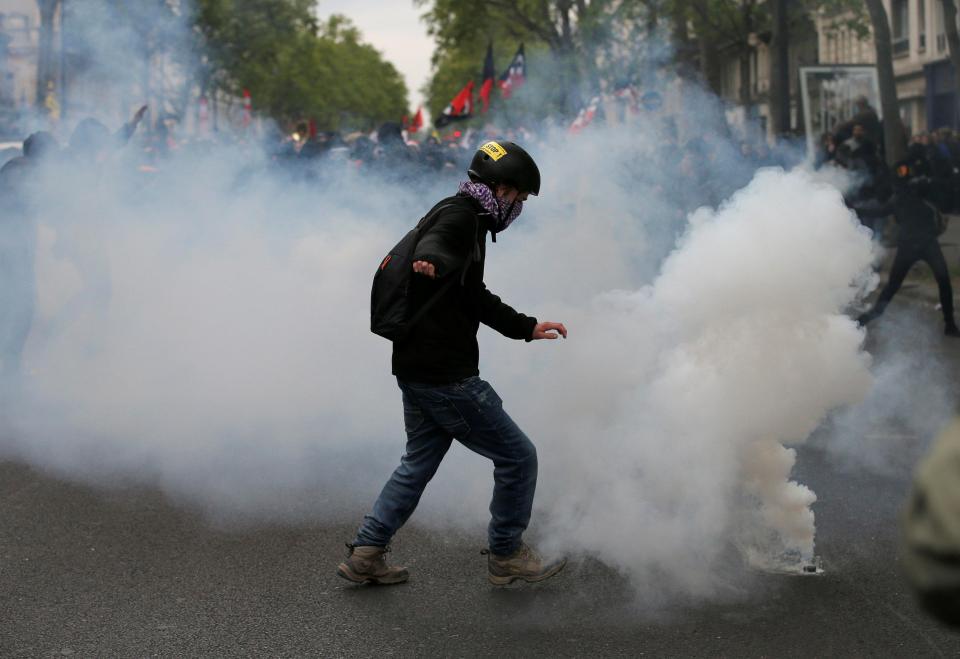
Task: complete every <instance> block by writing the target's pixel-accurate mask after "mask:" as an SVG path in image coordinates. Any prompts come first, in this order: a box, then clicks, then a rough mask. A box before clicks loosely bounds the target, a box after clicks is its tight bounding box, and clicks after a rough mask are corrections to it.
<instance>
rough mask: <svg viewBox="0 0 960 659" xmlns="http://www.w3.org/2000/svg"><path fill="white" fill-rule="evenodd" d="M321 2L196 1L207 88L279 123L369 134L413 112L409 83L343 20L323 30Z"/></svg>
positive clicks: (336, 18)
mask: <svg viewBox="0 0 960 659" xmlns="http://www.w3.org/2000/svg"><path fill="white" fill-rule="evenodd" d="M314 8H315V0H198V2H197V3H196V13H195V14H194V17H193V21H194V26H195V31H196V33H197V35H198V37H199V41H200V43H199V48H198V50H199V53H200V54H201V62H202V65H201V73H200V83H201V87H202V88H203V89H204V90H205V91H206V90H210V91H214V90H218V91H223V92H226V93H227V94H230V95H233V96H239V95H240V94H241V93H242V90H244V89H247V90H249V91H250V93H251V96H252V97H253V99H254V104H255V106H256V107H257V108H258V109H259V110H260V111H262V112H266V113H267V114H269V115H271V116H273V117H275V118H277V119H279V120H292V119H298V118H304V117H311V118H314V119H316V121H317V123H318V125H320V126H321V127H322V128H329V129H337V128H354V127H356V128H369V127H371V126H373V125H375V124H377V123H379V122H382V121H385V120H394V121H395V120H398V119H399V118H400V116H401V115H403V114H404V113H405V112H407V89H406V84H405V83H404V81H403V78H402V77H401V76H400V74H399V73H398V72H397V70H396V69H395V68H394V67H393V65H392V64H390V63H389V62H387V61H385V60H384V59H383V57H382V55H381V54H380V53H379V52H378V51H377V50H376V49H375V48H373V47H372V46H370V45H369V44H365V43H363V41H362V37H361V35H360V32H359V31H358V30H357V28H356V27H354V26H353V25H352V24H351V23H350V21H349V20H348V19H347V18H345V17H343V16H332V17H331V18H330V19H329V21H327V22H325V23H320V22H318V21H317V19H316V17H315V15H314Z"/></svg>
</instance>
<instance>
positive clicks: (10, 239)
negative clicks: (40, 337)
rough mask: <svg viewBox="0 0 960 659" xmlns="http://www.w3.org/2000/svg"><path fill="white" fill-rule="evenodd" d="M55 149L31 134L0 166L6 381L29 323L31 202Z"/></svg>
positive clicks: (1, 349)
mask: <svg viewBox="0 0 960 659" xmlns="http://www.w3.org/2000/svg"><path fill="white" fill-rule="evenodd" d="M59 152H60V145H59V144H58V143H57V140H56V138H54V137H53V135H51V134H50V133H47V132H43V131H41V132H38V133H33V134H32V135H30V136H29V137H28V138H27V139H26V140H24V141H23V155H22V156H19V157H17V158H14V159H13V160H11V161H10V162H8V163H6V164H5V165H4V166H3V168H2V169H0V199H3V200H4V205H5V210H6V212H5V213H4V215H3V224H2V232H0V302H2V303H0V376H2V377H3V378H4V379H5V380H9V379H12V378H16V377H17V376H19V375H20V373H21V362H22V359H23V352H24V348H25V347H26V343H27V338H28V337H29V335H30V328H31V325H32V324H33V311H34V305H35V300H36V283H35V279H36V275H35V272H34V252H35V250H36V233H37V227H36V217H35V216H36V212H37V211H36V204H37V203H38V202H39V201H40V200H41V198H42V196H43V195H44V193H45V192H44V191H45V182H46V178H47V176H48V174H47V172H46V169H45V168H46V167H47V166H48V165H50V164H51V163H52V162H53V161H54V160H55V159H56V157H57V156H58V154H59Z"/></svg>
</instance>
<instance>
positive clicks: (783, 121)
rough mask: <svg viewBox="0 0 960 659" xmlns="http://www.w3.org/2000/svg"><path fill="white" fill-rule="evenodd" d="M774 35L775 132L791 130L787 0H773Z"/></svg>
mask: <svg viewBox="0 0 960 659" xmlns="http://www.w3.org/2000/svg"><path fill="white" fill-rule="evenodd" d="M771 8H772V9H773V17H772V18H773V36H772V39H771V42H770V50H771V55H772V57H771V61H770V63H771V67H770V118H771V119H772V122H771V123H772V124H773V133H774V134H775V135H782V134H784V133H787V132H789V131H790V129H791V128H792V126H791V125H790V34H789V30H790V27H789V26H790V21H789V15H788V12H787V0H773V3H772V7H771Z"/></svg>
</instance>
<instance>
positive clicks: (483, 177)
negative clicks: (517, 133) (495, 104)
mask: <svg viewBox="0 0 960 659" xmlns="http://www.w3.org/2000/svg"><path fill="white" fill-rule="evenodd" d="M467 174H469V175H470V180H471V181H474V182H475V183H486V184H487V185H489V186H490V187H496V186H498V185H500V184H504V185H509V186H512V187H514V188H516V189H517V190H519V191H520V192H526V193H529V194H532V195H534V196H536V195H538V194H540V170H539V169H538V168H537V163H535V162H534V161H533V158H531V157H530V154H529V153H527V152H526V151H524V150H523V149H522V148H520V146H518V145H516V144H514V143H513V142H486V143H484V144H483V145H482V146H481V147H480V148H479V149H477V152H476V153H475V154H473V160H471V161H470V169H468V170H467Z"/></svg>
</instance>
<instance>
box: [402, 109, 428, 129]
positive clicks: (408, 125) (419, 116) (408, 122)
mask: <svg viewBox="0 0 960 659" xmlns="http://www.w3.org/2000/svg"><path fill="white" fill-rule="evenodd" d="M421 128H423V108H422V107H419V108H417V113H416V114H415V115H413V119H407V115H403V129H404V130H405V131H407V132H408V133H416V132H417V131H419V130H420V129H421Z"/></svg>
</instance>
